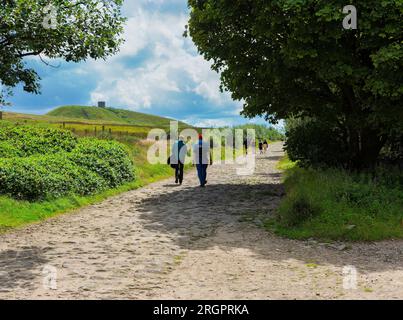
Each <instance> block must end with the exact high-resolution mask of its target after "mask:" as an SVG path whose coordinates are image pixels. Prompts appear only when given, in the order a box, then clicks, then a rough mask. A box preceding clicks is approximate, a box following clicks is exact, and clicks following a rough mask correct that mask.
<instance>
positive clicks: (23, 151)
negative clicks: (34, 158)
mask: <svg viewBox="0 0 403 320" xmlns="http://www.w3.org/2000/svg"><path fill="white" fill-rule="evenodd" d="M0 141H2V143H0V157H3V158H4V157H13V156H21V157H27V156H30V155H34V154H44V153H57V152H61V151H67V152H69V151H72V150H73V148H74V147H75V146H76V143H77V138H75V137H74V136H73V134H72V133H71V132H70V131H67V130H57V129H51V128H39V127H30V126H6V127H1V128H0ZM10 149H12V150H10Z"/></svg>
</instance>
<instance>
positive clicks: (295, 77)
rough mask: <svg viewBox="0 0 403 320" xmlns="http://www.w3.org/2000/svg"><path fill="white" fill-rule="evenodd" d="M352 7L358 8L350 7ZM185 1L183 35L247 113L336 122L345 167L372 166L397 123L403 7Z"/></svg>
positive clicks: (280, 0) (401, 109)
mask: <svg viewBox="0 0 403 320" xmlns="http://www.w3.org/2000/svg"><path fill="white" fill-rule="evenodd" d="M352 4H354V3H352ZM345 5H346V3H345V1H341V0H299V1H297V0H272V1H270V0H269V1H268V0H243V1H233V0H189V6H190V8H191V17H190V21H189V33H190V35H191V37H192V39H193V41H194V42H195V44H196V46H197V47H198V49H199V51H200V53H202V54H203V55H204V57H205V58H206V59H207V60H212V61H213V69H214V70H216V71H218V72H221V80H222V87H223V89H226V90H229V91H231V92H232V96H233V98H234V99H237V100H241V99H243V100H244V101H245V104H244V109H243V112H242V113H243V114H244V115H245V116H248V117H253V116H256V115H265V116H266V118H267V119H269V120H271V121H276V120H278V119H284V118H288V117H290V116H293V117H304V116H309V117H316V118H319V119H321V120H322V121H324V122H329V123H330V124H332V125H337V126H339V127H340V128H342V131H343V132H344V136H343V139H344V140H345V143H346V146H347V148H348V154H349V155H350V157H351V166H355V167H361V166H366V165H368V164H370V163H373V162H374V161H375V160H376V157H377V156H378V154H379V150H380V149H381V147H382V146H383V145H384V143H385V142H386V141H387V140H388V138H389V137H390V136H391V135H392V134H393V133H396V132H402V125H403V100H402V97H403V19H402V15H403V2H402V1H401V0H384V1H378V0H367V1H360V2H359V3H357V4H356V7H357V10H358V29H357V30H345V29H343V27H342V21H343V19H344V17H345V15H344V14H343V13H342V9H343V7H344V6H345Z"/></svg>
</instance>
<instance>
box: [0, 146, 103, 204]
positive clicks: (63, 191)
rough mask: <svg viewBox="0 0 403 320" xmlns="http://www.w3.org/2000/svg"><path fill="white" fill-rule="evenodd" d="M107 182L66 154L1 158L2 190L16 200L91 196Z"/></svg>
mask: <svg viewBox="0 0 403 320" xmlns="http://www.w3.org/2000/svg"><path fill="white" fill-rule="evenodd" d="M106 185H107V183H106V180H104V179H102V177H101V176H100V175H99V174H97V173H96V172H93V171H91V170H86V169H85V168H83V167H80V166H77V165H76V164H75V163H74V162H72V161H71V160H70V159H69V157H68V155H67V153H60V154H55V155H36V156H31V157H27V158H6V159H0V188H1V189H0V190H1V193H2V194H6V195H11V196H13V197H14V198H16V199H25V200H30V201H33V200H44V199H51V198H60V197H62V196H65V195H68V194H77V195H90V194H94V193H96V192H99V191H102V190H104V189H105V188H106Z"/></svg>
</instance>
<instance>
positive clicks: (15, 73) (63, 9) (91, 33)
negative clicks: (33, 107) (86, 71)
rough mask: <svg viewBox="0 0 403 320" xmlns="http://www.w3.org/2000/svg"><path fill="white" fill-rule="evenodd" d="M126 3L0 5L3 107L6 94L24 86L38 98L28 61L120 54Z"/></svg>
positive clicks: (17, 0)
mask: <svg viewBox="0 0 403 320" xmlns="http://www.w3.org/2000/svg"><path fill="white" fill-rule="evenodd" d="M122 3H123V0H75V1H71V0H0V105H1V104H2V103H5V101H4V94H5V93H7V92H8V93H9V92H10V91H11V88H13V87H15V86H16V85H17V84H19V83H23V86H24V90H25V91H27V92H33V93H38V91H39V82H38V80H39V77H38V75H37V73H36V72H35V71H34V70H32V69H30V68H27V67H26V64H25V62H24V57H27V56H38V55H41V56H43V57H48V58H61V59H64V60H66V61H73V62H79V61H82V60H85V59H87V58H93V59H100V58H106V57H108V56H110V55H113V54H115V53H116V52H117V50H118V48H119V45H120V44H121V43H122V39H121V38H120V35H121V33H122V31H123V27H122V25H123V22H124V18H122V17H121V12H120V10H121V5H122ZM50 5H52V6H53V8H54V10H51V9H52V7H51V6H50ZM53 14H54V15H53ZM54 18H55V19H54Z"/></svg>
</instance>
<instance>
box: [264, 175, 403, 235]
mask: <svg viewBox="0 0 403 320" xmlns="http://www.w3.org/2000/svg"><path fill="white" fill-rule="evenodd" d="M285 187H286V194H287V195H286V196H285V198H284V199H283V200H282V202H281V204H280V208H279V210H278V213H277V216H276V217H275V219H271V220H268V221H267V223H266V226H267V228H269V229H272V230H274V231H275V232H276V233H277V234H279V235H283V236H286V237H290V238H295V239H308V238H312V237H313V238H319V239H324V240H353V241H356V240H357V241H358V240H365V241H372V240H382V239H388V238H403V227H402V225H403V175H402V174H401V173H399V172H391V171H390V170H386V169H383V168H378V169H377V171H376V173H375V174H374V173H372V174H368V173H361V174H351V173H350V172H347V171H344V170H341V169H326V170H318V169H303V168H298V167H294V168H293V169H290V170H288V171H287V172H286V179H285Z"/></svg>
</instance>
